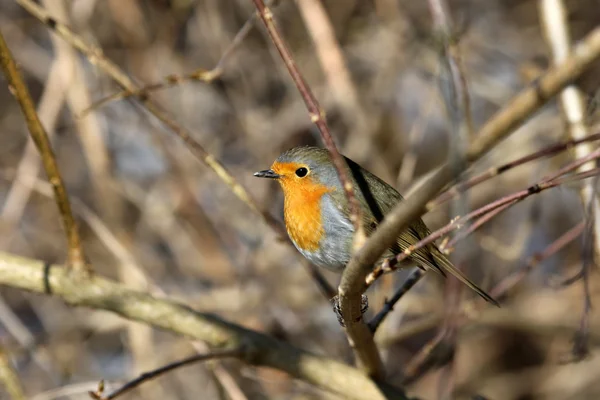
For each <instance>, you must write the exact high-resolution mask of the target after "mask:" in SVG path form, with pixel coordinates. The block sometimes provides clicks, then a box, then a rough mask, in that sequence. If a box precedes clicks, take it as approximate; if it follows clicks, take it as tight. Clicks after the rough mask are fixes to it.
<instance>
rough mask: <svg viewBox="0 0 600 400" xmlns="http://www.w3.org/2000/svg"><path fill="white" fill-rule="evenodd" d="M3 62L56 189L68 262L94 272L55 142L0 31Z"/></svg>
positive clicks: (78, 269) (53, 187)
mask: <svg viewBox="0 0 600 400" xmlns="http://www.w3.org/2000/svg"><path fill="white" fill-rule="evenodd" d="M0 64H1V65H2V70H3V72H4V75H5V76H6V79H7V81H8V84H9V89H10V91H11V92H12V93H13V94H14V96H15V97H16V98H17V101H18V102H19V105H20V106H21V111H22V112H23V115H24V116H25V121H26V122H27V127H28V128H29V133H30V135H31V138H32V139H33V141H34V143H35V145H36V147H37V148H38V151H39V152H40V156H41V157H42V162H43V163H44V169H45V170H46V174H47V175H48V180H49V181H50V184H51V185H52V189H53V190H54V200H55V201H56V205H57V206H58V211H59V213H60V216H61V218H62V222H63V226H64V229H65V231H66V235H67V244H68V247H69V249H68V265H69V267H71V268H73V270H75V271H77V272H85V273H91V272H92V268H91V266H90V265H89V264H88V263H87V262H86V260H85V254H84V252H83V248H82V246H81V239H80V237H79V231H78V230H77V224H76V222H75V218H73V213H72V212H71V204H70V203H69V197H68V196H67V190H66V189H65V185H64V182H63V180H62V177H61V175H60V171H59V169H58V164H57V162H56V157H55V156H54V151H53V150H52V145H51V144H50V140H49V139H48V135H47V134H46V131H45V130H44V127H43V126H42V124H41V122H40V120H39V118H38V115H37V113H36V111H35V106H34V104H33V100H32V99H31V96H30V95H29V91H28V90H27V86H25V82H24V81H23V78H22V77H21V74H20V73H19V71H18V69H17V65H16V63H15V61H14V59H13V58H12V55H11V54H10V50H9V49H8V46H7V44H6V42H5V41H4V37H3V36H2V34H1V33H0Z"/></svg>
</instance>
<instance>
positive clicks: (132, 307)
mask: <svg viewBox="0 0 600 400" xmlns="http://www.w3.org/2000/svg"><path fill="white" fill-rule="evenodd" d="M0 285H5V286H11V287H15V288H19V289H23V290H28V291H31V292H35V293H40V294H46V295H53V296H55V297H58V298H60V299H62V300H64V301H65V302H66V303H68V304H70V305H73V306H80V307H88V308H91V309H99V310H106V311H111V312H114V313H117V314H119V315H121V316H123V317H124V318H127V319H130V320H135V321H139V322H142V323H146V324H148V325H151V326H153V327H155V328H160V329H164V330H167V331H170V332H173V333H176V334H180V335H185V336H188V337H191V338H194V339H199V340H202V341H205V342H206V343H208V344H209V345H210V346H211V347H213V348H236V347H241V348H242V349H244V351H243V352H242V353H241V355H240V359H241V360H243V361H245V362H247V363H248V364H251V365H256V366H268V367H272V368H275V369H278V370H281V371H285V372H287V373H289V374H290V375H292V376H294V377H296V378H298V379H300V380H302V381H305V382H307V383H310V384H313V385H315V386H318V387H321V388H322V389H324V390H327V391H329V392H332V393H336V394H338V395H340V396H342V397H343V398H346V399H357V400H363V399H364V400H371V399H407V397H406V396H405V395H404V394H403V393H402V391H401V390H400V389H397V388H394V387H392V386H390V385H388V384H385V383H376V382H373V381H372V380H371V379H369V378H368V377H366V376H365V375H364V374H363V373H362V372H361V371H360V370H358V369H356V368H353V367H351V366H348V365H345V364H342V363H339V362H337V361H334V360H332V359H329V358H327V357H323V356H318V355H315V354H312V353H309V352H307V351H304V350H301V349H298V348H296V347H294V346H292V345H290V344H288V343H285V342H282V341H279V340H277V339H274V338H272V337H270V336H267V335H265V334H263V333H259V332H255V331H251V330H248V329H245V328H243V327H241V326H238V325H234V324H232V323H229V322H226V321H224V320H222V319H220V318H219V317H217V316H215V315H213V314H207V313H200V312H196V311H194V310H192V309H191V308H189V307H188V306H185V305H183V304H180V303H177V302H174V301H171V300H169V299H159V298H156V297H153V296H151V295H150V294H148V293H143V292H139V291H135V290H131V289H128V288H127V287H125V286H124V285H122V284H119V283H116V282H114V281H112V280H109V279H105V278H102V277H100V276H97V275H96V276H93V277H91V278H90V279H86V280H81V279H77V277H76V276H73V274H69V273H68V271H67V270H66V269H65V268H62V267H60V266H57V265H50V264H44V263H43V262H41V261H38V260H32V259H28V258H23V257H18V256H14V255H11V254H8V253H2V252H0Z"/></svg>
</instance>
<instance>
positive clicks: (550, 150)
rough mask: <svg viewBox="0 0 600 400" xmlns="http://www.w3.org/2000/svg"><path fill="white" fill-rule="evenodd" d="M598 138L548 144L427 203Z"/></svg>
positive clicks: (429, 206)
mask: <svg viewBox="0 0 600 400" xmlns="http://www.w3.org/2000/svg"><path fill="white" fill-rule="evenodd" d="M596 140H600V133H595V134H593V135H589V136H586V137H583V138H580V139H577V140H575V139H569V140H567V141H565V142H562V143H558V144H554V145H552V146H548V147H546V148H543V149H542V150H539V151H536V152H534V153H532V154H528V155H526V156H524V157H521V158H518V159H516V160H514V161H511V162H508V163H506V164H502V165H500V166H498V167H492V168H490V169H488V170H487V171H485V172H483V173H481V174H479V175H477V176H474V177H472V178H470V179H468V180H466V181H464V182H460V183H457V184H456V185H455V186H452V187H451V188H450V189H448V190H447V191H445V192H444V193H442V194H440V195H439V196H438V197H437V198H436V199H435V200H432V201H430V202H429V203H427V209H428V210H431V209H433V208H434V207H437V206H439V205H440V204H443V203H445V202H446V201H448V200H450V199H451V198H452V197H454V196H456V195H458V194H459V193H460V192H462V191H464V190H467V189H470V188H472V187H473V186H476V185H478V184H480V183H482V182H485V181H486V180H488V179H490V178H494V177H496V176H498V175H500V174H503V173H504V172H506V171H508V170H510V169H512V168H515V167H518V166H521V165H523V164H526V163H528V162H531V161H535V160H537V159H540V158H542V157H549V156H553V155H555V154H558V153H560V152H563V151H565V150H570V149H571V148H573V147H575V146H579V145H581V144H583V143H587V142H591V141H596ZM586 154H587V153H586Z"/></svg>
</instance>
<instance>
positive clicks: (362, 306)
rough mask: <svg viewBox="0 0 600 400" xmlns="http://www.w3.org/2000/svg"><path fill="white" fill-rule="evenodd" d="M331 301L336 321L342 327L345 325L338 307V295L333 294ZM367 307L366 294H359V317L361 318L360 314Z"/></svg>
mask: <svg viewBox="0 0 600 400" xmlns="http://www.w3.org/2000/svg"><path fill="white" fill-rule="evenodd" d="M331 302H332V303H333V312H334V313H335V315H336V317H337V320H338V322H339V323H340V325H341V326H342V327H344V326H346V325H345V324H344V318H343V317H342V309H341V307H340V300H339V298H338V296H335V297H334V298H333V299H331ZM368 309H369V299H368V297H367V295H366V294H363V295H361V296H360V315H361V316H360V318H362V315H363V314H364V313H365V312H367V310H368ZM360 318H359V319H360Z"/></svg>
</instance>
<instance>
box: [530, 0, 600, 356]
mask: <svg viewBox="0 0 600 400" xmlns="http://www.w3.org/2000/svg"><path fill="white" fill-rule="evenodd" d="M539 4H540V14H541V17H542V18H541V20H542V27H543V28H544V33H545V36H546V40H547V42H548V44H549V45H550V48H551V50H552V56H553V61H554V63H555V64H558V63H560V62H563V61H564V60H565V59H566V58H567V57H568V56H569V53H570V51H571V38H570V34H569V26H568V18H567V10H566V7H565V4H564V2H563V1H562V0H541V1H540V3H539ZM559 99H560V104H561V106H562V107H561V111H562V114H563V118H564V119H565V121H566V122H567V128H568V129H567V130H568V132H569V136H570V137H571V138H572V139H574V140H577V139H581V138H585V137H587V136H588V134H589V130H588V127H587V125H586V121H585V116H586V113H585V106H584V104H585V102H584V96H583V93H582V92H581V91H580V90H579V88H578V87H577V86H576V85H575V84H572V85H569V86H568V87H566V88H565V89H564V90H563V91H562V93H561V94H560V97H559ZM591 152H592V145H591V144H587V145H584V146H579V147H577V148H576V149H575V157H576V158H583V157H584V156H586V155H587V154H590V153H591ZM595 165H597V163H594V162H589V163H587V164H582V165H581V166H580V167H579V168H578V171H580V172H583V171H588V170H590V169H593V168H594V167H595ZM595 183H596V182H593V183H592V182H589V183H587V184H585V185H583V186H582V188H581V191H580V197H581V202H582V204H583V207H584V208H585V209H586V210H587V212H586V214H587V217H586V218H587V221H586V233H585V236H584V246H583V257H582V259H583V265H582V278H583V295H584V296H583V297H584V302H583V312H582V317H581V327H580V328H581V329H580V331H579V332H578V335H577V337H576V338H575V341H574V345H573V355H574V356H575V357H576V358H577V359H581V358H583V357H584V356H585V355H587V353H588V351H589V349H588V344H587V337H588V325H589V321H588V318H589V311H590V308H591V298H590V292H589V269H590V267H591V264H592V263H593V260H594V256H595V257H596V258H598V257H600V202H599V201H598V198H597V196H596V191H595V190H594V188H595Z"/></svg>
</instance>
